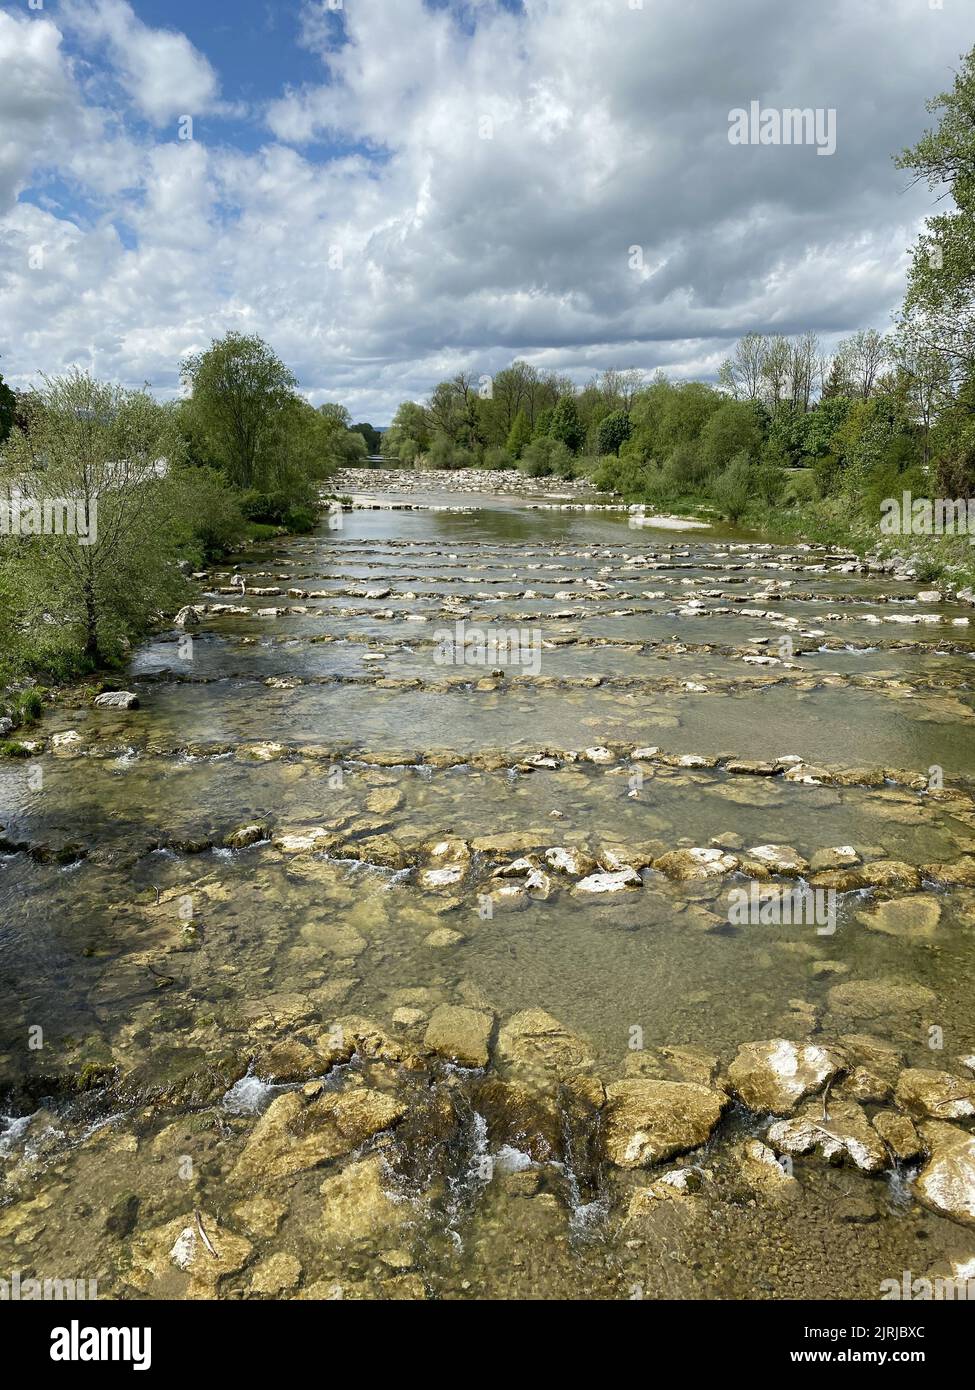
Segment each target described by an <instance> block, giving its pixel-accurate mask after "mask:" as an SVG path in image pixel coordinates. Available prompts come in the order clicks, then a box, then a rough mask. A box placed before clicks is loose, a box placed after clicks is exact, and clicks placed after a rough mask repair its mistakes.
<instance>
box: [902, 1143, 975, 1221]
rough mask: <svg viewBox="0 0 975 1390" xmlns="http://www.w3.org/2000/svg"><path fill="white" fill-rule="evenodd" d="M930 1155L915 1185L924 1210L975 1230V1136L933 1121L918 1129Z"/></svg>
mask: <svg viewBox="0 0 975 1390" xmlns="http://www.w3.org/2000/svg"><path fill="white" fill-rule="evenodd" d="M921 1135H922V1138H923V1139H924V1143H925V1147H926V1148H927V1150H928V1152H929V1155H930V1156H929V1158H928V1161H927V1163H926V1164H925V1165H924V1167H923V1168H922V1169H921V1171H920V1173H919V1174H918V1176H917V1180H916V1182H915V1184H914V1188H915V1191H916V1192H917V1195H918V1197H919V1199H920V1200H921V1201H922V1202H923V1203H924V1205H925V1206H927V1207H931V1208H932V1210H934V1211H937V1212H940V1213H941V1214H942V1215H943V1216H948V1217H950V1218H951V1219H952V1220H953V1221H961V1222H963V1223H964V1224H965V1225H967V1226H975V1134H969V1133H967V1132H966V1131H965V1130H963V1129H959V1128H958V1127H957V1126H956V1125H949V1124H945V1123H943V1122H939V1121H935V1120H932V1121H930V1122H929V1123H928V1124H925V1125H922V1126H921Z"/></svg>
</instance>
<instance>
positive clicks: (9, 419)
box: [0, 376, 17, 444]
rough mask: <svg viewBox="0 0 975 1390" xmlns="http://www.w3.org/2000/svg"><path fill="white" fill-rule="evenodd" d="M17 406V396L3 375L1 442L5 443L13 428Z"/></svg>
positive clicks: (0, 422)
mask: <svg viewBox="0 0 975 1390" xmlns="http://www.w3.org/2000/svg"><path fill="white" fill-rule="evenodd" d="M16 408H17V397H16V396H15V395H14V393H13V391H11V389H10V387H9V386H8V385H7V383H6V382H5V381H4V379H3V377H2V376H0V444H2V443H3V441H4V440H5V439H6V437H7V435H8V434H9V433H10V431H11V429H12V428H13V423H14V414H15V411H16Z"/></svg>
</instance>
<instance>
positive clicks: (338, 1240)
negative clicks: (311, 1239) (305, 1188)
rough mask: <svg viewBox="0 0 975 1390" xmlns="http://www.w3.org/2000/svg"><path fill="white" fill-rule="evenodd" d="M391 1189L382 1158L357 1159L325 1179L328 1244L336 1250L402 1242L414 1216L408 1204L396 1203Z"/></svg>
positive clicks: (324, 1231)
mask: <svg viewBox="0 0 975 1390" xmlns="http://www.w3.org/2000/svg"><path fill="white" fill-rule="evenodd" d="M389 1188H390V1182H389V1179H387V1177H386V1168H385V1164H384V1162H383V1160H382V1158H381V1156H380V1155H379V1154H373V1155H371V1156H370V1157H369V1158H361V1159H358V1160H357V1161H356V1162H354V1163H350V1164H349V1165H348V1167H346V1168H344V1169H343V1170H342V1172H341V1173H336V1174H335V1175H334V1177H328V1178H326V1179H325V1181H324V1182H323V1183H322V1185H321V1187H320V1189H319V1191H320V1192H321V1196H322V1220H321V1234H322V1236H323V1237H324V1239H325V1242H326V1243H327V1244H329V1245H335V1246H347V1245H355V1244H359V1243H360V1242H369V1243H371V1244H379V1243H382V1244H385V1243H386V1242H387V1241H393V1240H395V1239H398V1238H400V1237H401V1236H402V1232H403V1229H404V1227H406V1226H407V1225H408V1224H409V1222H410V1220H411V1218H412V1216H413V1213H412V1210H411V1207H410V1205H409V1203H408V1202H405V1201H402V1200H396V1199H395V1198H394V1197H393V1196H392V1195H391V1193H390V1190H389Z"/></svg>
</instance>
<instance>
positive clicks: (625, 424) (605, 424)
mask: <svg viewBox="0 0 975 1390" xmlns="http://www.w3.org/2000/svg"><path fill="white" fill-rule="evenodd" d="M631 429H632V426H631V424H630V417H629V415H627V413H626V411H625V410H614V411H613V413H612V414H611V415H606V416H604V417H603V419H602V420H600V422H599V427H598V431H597V447H598V449H599V452H600V453H601V454H618V453H619V451H620V445H621V444H624V443H625V442H626V440H628V439H629V437H630V431H631Z"/></svg>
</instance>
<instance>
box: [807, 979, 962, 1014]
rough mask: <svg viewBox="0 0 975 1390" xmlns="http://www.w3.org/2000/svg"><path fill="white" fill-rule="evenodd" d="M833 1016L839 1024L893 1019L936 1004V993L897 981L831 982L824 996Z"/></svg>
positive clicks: (917, 1012)
mask: <svg viewBox="0 0 975 1390" xmlns="http://www.w3.org/2000/svg"><path fill="white" fill-rule="evenodd" d="M826 998H827V1000H828V1002H829V1008H830V1012H831V1013H832V1015H833V1017H834V1019H835V1020H836V1021H837V1022H839V1023H841V1024H843V1023H857V1022H875V1021H877V1020H887V1019H891V1020H897V1021H898V1022H899V1023H903V1021H904V1018H905V1016H911V1015H918V1014H923V1013H925V1012H926V1011H927V1010H930V1009H931V1008H932V1007H934V1005H935V1004H936V1003H937V996H936V995H935V994H934V993H933V991H931V990H930V989H927V988H926V987H925V986H924V985H918V984H902V983H901V982H900V981H899V980H890V979H882V980H845V981H844V982H843V983H842V984H840V985H834V986H833V988H832V989H831V990H829V992H828V994H827V996H826Z"/></svg>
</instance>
